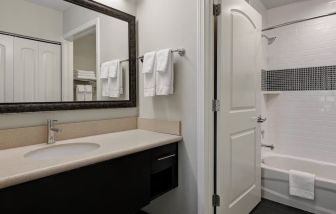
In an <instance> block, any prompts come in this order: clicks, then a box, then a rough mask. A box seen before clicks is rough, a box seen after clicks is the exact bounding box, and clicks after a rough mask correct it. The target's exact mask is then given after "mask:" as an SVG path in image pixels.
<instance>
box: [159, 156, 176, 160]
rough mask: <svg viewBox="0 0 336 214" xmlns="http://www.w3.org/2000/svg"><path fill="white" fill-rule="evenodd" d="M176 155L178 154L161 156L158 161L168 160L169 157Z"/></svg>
mask: <svg viewBox="0 0 336 214" xmlns="http://www.w3.org/2000/svg"><path fill="white" fill-rule="evenodd" d="M175 156H176V154H172V155H168V156H165V157H162V158H159V159H157V160H158V161H162V160H166V159H169V158H173V157H175Z"/></svg>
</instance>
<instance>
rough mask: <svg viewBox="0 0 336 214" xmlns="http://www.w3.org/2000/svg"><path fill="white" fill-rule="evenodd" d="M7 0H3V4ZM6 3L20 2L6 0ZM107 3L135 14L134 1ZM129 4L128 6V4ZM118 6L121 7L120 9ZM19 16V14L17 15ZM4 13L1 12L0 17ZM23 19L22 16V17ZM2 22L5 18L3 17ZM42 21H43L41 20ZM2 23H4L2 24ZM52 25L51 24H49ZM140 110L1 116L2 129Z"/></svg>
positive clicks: (136, 112) (119, 115) (126, 109)
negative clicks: (51, 120) (52, 120)
mask: <svg viewBox="0 0 336 214" xmlns="http://www.w3.org/2000/svg"><path fill="white" fill-rule="evenodd" d="M3 1H5V0H1V7H0V10H1V9H2V8H3V7H2V2H3ZM6 1H19V0H6ZM105 2H106V3H110V2H111V5H112V6H114V7H115V8H116V9H119V10H123V11H125V12H132V14H133V15H134V14H135V12H134V11H135V3H133V2H132V1H127V0H126V1H125V0H109V1H108V0H106V1H105ZM126 2H127V4H126ZM117 6H121V7H120V8H118V7H117ZM13 11H17V10H15V9H13V10H9V11H7V12H6V13H7V14H8V13H9V12H11V13H13ZM15 14H16V15H17V14H18V13H17V12H16V13H15ZM15 14H14V15H15ZM1 15H2V12H0V16H1ZM20 17H21V16H20ZM1 20H3V18H2V17H1ZM41 20H42V19H41ZM0 23H2V21H1V22H0ZM47 24H48V25H50V23H47ZM61 32H62V34H63V29H62V26H61ZM137 115H138V108H124V109H94V110H74V111H55V112H37V113H19V114H0V129H5V128H15V127H26V126H32V125H41V124H45V123H46V121H47V119H58V120H59V121H60V122H77V121H87V120H101V119H111V118H120V117H129V116H137Z"/></svg>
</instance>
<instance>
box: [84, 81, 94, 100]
mask: <svg viewBox="0 0 336 214" xmlns="http://www.w3.org/2000/svg"><path fill="white" fill-rule="evenodd" d="M92 93H93V90H92V85H85V101H92V97H93V96H92V95H93V94H92Z"/></svg>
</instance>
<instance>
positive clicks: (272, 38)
mask: <svg viewBox="0 0 336 214" xmlns="http://www.w3.org/2000/svg"><path fill="white" fill-rule="evenodd" d="M261 36H262V37H263V38H265V39H267V43H268V45H271V44H273V42H274V41H275V40H276V39H277V37H268V36H266V35H264V34H263V35H261Z"/></svg>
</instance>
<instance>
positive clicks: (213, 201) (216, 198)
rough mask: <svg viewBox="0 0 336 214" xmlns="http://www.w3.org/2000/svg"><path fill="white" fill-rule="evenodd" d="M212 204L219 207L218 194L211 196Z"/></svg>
mask: <svg viewBox="0 0 336 214" xmlns="http://www.w3.org/2000/svg"><path fill="white" fill-rule="evenodd" d="M212 206H214V207H219V206H220V197H219V195H213V196H212Z"/></svg>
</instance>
